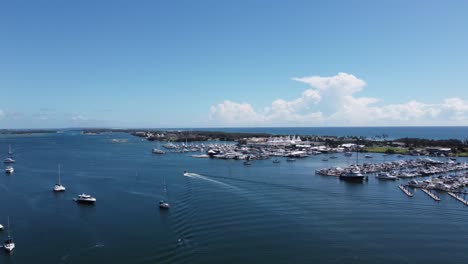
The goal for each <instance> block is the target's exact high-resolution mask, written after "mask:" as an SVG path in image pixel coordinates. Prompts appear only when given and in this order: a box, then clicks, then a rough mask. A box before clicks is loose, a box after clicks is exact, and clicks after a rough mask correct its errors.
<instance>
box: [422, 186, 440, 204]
mask: <svg viewBox="0 0 468 264" xmlns="http://www.w3.org/2000/svg"><path fill="white" fill-rule="evenodd" d="M421 190H422V191H423V192H424V193H425V194H427V195H428V196H429V197H431V198H432V199H434V201H436V202H439V201H440V198H439V196H437V195H436V194H435V193H433V192H431V191H429V190H427V189H421Z"/></svg>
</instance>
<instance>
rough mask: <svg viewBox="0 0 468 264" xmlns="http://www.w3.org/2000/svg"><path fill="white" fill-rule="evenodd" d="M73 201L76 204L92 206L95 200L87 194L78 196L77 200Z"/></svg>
mask: <svg viewBox="0 0 468 264" xmlns="http://www.w3.org/2000/svg"><path fill="white" fill-rule="evenodd" d="M75 201H76V202H78V203H88V204H93V203H95V202H96V198H94V197H92V196H91V195H89V194H85V193H83V194H80V195H78V198H75Z"/></svg>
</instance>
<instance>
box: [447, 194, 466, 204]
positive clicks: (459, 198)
mask: <svg viewBox="0 0 468 264" xmlns="http://www.w3.org/2000/svg"><path fill="white" fill-rule="evenodd" d="M448 195H450V196H452V197H453V198H455V199H457V200H458V201H460V202H461V203H462V204H464V205H468V201H467V200H465V199H463V198H461V197H460V196H458V195H456V194H454V193H453V192H448Z"/></svg>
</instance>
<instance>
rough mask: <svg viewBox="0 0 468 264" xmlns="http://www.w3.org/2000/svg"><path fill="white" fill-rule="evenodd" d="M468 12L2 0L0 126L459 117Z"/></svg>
mask: <svg viewBox="0 0 468 264" xmlns="http://www.w3.org/2000/svg"><path fill="white" fill-rule="evenodd" d="M466 10H468V2H467V1H443V2H442V1H358V0H355V1H254V0H250V1H204V0H202V1H116V0H113V1H91V0H90V1H59V0H57V1H41V0H35V1H21V0H19V1H2V2H1V3H0V35H1V41H0V92H1V95H2V100H0V128H36V127H81V126H106V127H107V126H111V127H223V126H348V125H351V126H352V125H359V126H361V125H363V126H374V125H384V126H385V125H468V96H467V93H466V91H468V89H467V88H468V87H467V86H468V74H467V72H468V50H467V49H466V47H468V27H467V26H466V25H468V16H466ZM294 78H295V79H294ZM310 78H312V79H310Z"/></svg>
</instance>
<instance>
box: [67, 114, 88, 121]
mask: <svg viewBox="0 0 468 264" xmlns="http://www.w3.org/2000/svg"><path fill="white" fill-rule="evenodd" d="M71 120H73V121H88V120H89V118H87V117H85V116H82V115H76V116H72V117H71Z"/></svg>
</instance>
